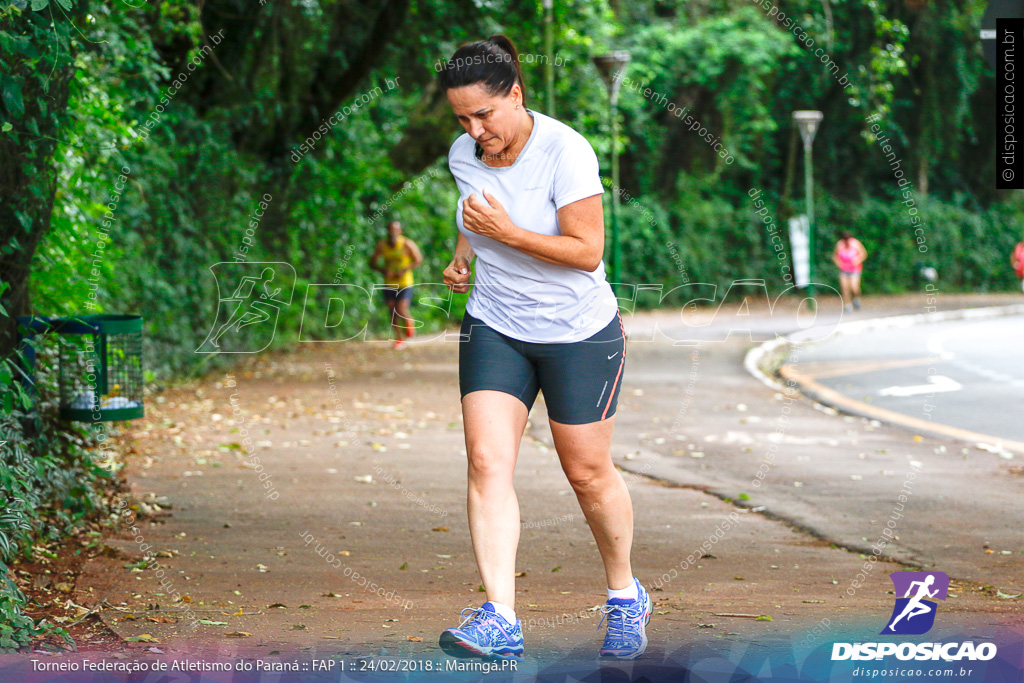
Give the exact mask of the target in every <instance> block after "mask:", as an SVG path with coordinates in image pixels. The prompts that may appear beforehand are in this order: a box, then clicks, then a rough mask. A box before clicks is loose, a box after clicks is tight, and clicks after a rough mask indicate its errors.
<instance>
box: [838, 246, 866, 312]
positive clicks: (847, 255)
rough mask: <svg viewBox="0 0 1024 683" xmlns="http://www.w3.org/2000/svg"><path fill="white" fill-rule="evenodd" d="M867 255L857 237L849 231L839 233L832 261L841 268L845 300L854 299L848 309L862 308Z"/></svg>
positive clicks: (840, 278)
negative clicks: (861, 294) (864, 267)
mask: <svg viewBox="0 0 1024 683" xmlns="http://www.w3.org/2000/svg"><path fill="white" fill-rule="evenodd" d="M867 257H868V251H867V249H865V248H864V245H863V244H861V243H860V241H859V240H858V239H857V238H855V237H853V236H852V235H850V233H848V232H843V233H841V234H840V235H839V241H838V242H837V243H836V248H835V251H834V252H832V262H833V263H835V264H836V266H837V267H838V268H839V287H840V288H841V289H842V293H843V301H844V302H850V300H851V299H852V304H851V303H847V304H846V310H847V311H852V310H853V309H855V308H858V309H859V308H860V273H861V270H862V269H863V263H864V259H866V258H867Z"/></svg>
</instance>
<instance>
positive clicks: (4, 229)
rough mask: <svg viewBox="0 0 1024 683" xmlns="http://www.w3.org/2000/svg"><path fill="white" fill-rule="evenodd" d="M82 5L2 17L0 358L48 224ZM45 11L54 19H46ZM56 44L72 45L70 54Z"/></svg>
mask: <svg viewBox="0 0 1024 683" xmlns="http://www.w3.org/2000/svg"><path fill="white" fill-rule="evenodd" d="M87 9H88V2H87V0H76V2H75V4H74V7H73V8H72V10H71V11H70V12H68V13H67V16H66V17H65V16H64V14H63V12H61V13H57V12H53V13H52V15H51V13H50V12H49V11H48V10H46V9H44V10H41V11H39V12H33V11H30V10H28V9H26V10H25V11H24V12H23V13H22V15H21V16H20V17H14V16H13V13H12V14H11V15H8V18H6V19H4V20H3V21H0V30H3V31H4V32H6V33H7V34H8V35H13V36H15V37H14V39H13V40H11V41H4V42H0V73H2V74H3V77H2V78H3V89H4V96H3V98H2V99H0V112H2V113H3V120H4V121H6V122H9V123H10V124H11V125H12V129H11V130H10V131H9V132H7V133H0V196H2V197H3V198H4V199H3V200H2V201H0V281H2V282H5V283H7V284H8V288H7V290H6V291H5V292H4V293H3V295H2V296H0V304H2V305H3V306H4V308H6V309H7V312H8V313H9V314H10V315H11V316H12V317H11V318H6V317H5V318H0V357H3V356H6V355H8V354H9V353H10V352H11V351H12V350H13V349H14V348H15V347H16V345H17V323H16V322H15V320H14V318H13V316H16V315H26V314H28V313H29V312H30V303H31V302H30V301H29V278H30V275H31V264H32V257H33V256H34V255H35V252H36V248H37V247H38V246H39V243H40V242H41V240H42V239H43V236H44V235H45V234H46V232H47V231H48V230H49V228H50V217H51V215H52V213H53V201H54V196H55V195H56V192H57V181H58V178H57V169H56V166H55V163H54V158H55V157H56V155H57V153H58V151H59V150H58V148H59V146H60V142H61V138H62V137H63V134H62V129H63V128H64V124H65V122H66V121H67V107H68V96H69V92H70V84H71V80H72V78H73V77H74V73H75V67H74V58H75V54H74V47H75V43H74V41H72V40H71V34H72V33H73V32H74V29H73V28H72V27H71V23H70V22H72V21H73V22H74V23H75V24H78V25H85V15H86V13H87ZM51 16H53V17H55V18H56V19H55V21H54V23H55V24H56V26H53V25H51ZM55 31H56V35H55V33H54V32H55ZM19 44H20V45H24V46H29V45H34V46H35V47H36V48H37V49H38V50H39V51H40V53H42V58H41V59H39V60H38V61H36V62H35V63H32V61H31V60H29V59H28V58H26V57H25V55H24V54H22V53H21V52H20V51H19V49H18V45H19ZM59 46H60V47H65V48H70V49H71V54H68V51H67V49H64V50H61V49H60V47H59ZM26 50H27V47H26ZM54 62H56V64H55V63H54ZM29 131H31V132H29ZM44 313H45V312H44Z"/></svg>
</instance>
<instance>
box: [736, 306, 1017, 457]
mask: <svg viewBox="0 0 1024 683" xmlns="http://www.w3.org/2000/svg"><path fill="white" fill-rule="evenodd" d="M1019 314H1024V304H1012V305H1010V306H986V307H984V308H961V309H955V310H949V311H936V312H933V313H913V314H909V315H894V316H884V317H878V318H868V319H866V320H855V321H852V322H847V323H840V324H839V325H838V326H837V327H836V328H835V330H834V331H833V332H832V335H850V334H859V333H863V332H866V331H876V330H884V329H891V328H901V327H912V326H914V325H922V324H926V323H935V322H946V321H950V320H974V319H977V320H983V319H988V318H1000V317H1005V316H1010V315H1019ZM820 333H821V328H820V326H819V327H811V328H808V329H805V330H799V331H797V332H793V333H791V334H788V335H786V336H783V337H778V338H776V339H772V340H771V341H767V342H765V343H763V344H760V345H758V346H755V347H754V348H752V349H750V350H749V351H748V352H747V353H746V355H745V356H744V358H743V367H744V368H745V369H746V370H747V372H748V373H750V374H751V375H753V376H754V377H756V378H757V379H759V380H760V381H761V382H762V383H763V384H765V385H766V386H768V387H769V388H771V389H774V390H775V391H781V392H787V391H789V390H790V389H794V388H795V389H797V390H799V391H800V393H802V394H803V395H805V396H807V397H808V398H811V399H813V400H815V401H817V402H819V403H821V404H822V405H825V406H828V407H829V408H830V409H832V410H838V411H842V412H844V413H847V414H851V415H857V416H859V417H867V418H871V419H875V420H878V421H880V422H885V423H887V424H890V425H894V426H897V427H901V428H904V429H909V430H911V431H914V432H915V433H921V432H926V433H928V434H930V435H932V436H939V437H943V438H953V439H957V440H960V441H965V442H968V443H972V444H977V443H979V442H986V443H996V444H999V445H1000V446H1002V447H1003V448H1006V449H1007V450H1011V451H1014V452H1017V453H1020V454H1024V443H1018V442H1016V441H1013V440H1011V439H1000V438H996V437H992V436H989V435H986V434H979V433H976V432H970V431H968V430H961V429H957V428H953V427H945V426H943V425H931V424H930V423H927V422H925V421H923V420H920V419H917V418H914V417H911V416H909V415H903V414H902V413H896V412H893V411H889V410H885V409H882V408H878V407H877V406H871V405H869V404H867V403H864V402H863V401H857V400H856V399H851V398H848V397H846V396H842V395H841V394H839V393H838V392H835V391H832V390H830V389H828V388H827V387H823V386H822V385H820V384H818V383H817V382H815V381H813V380H810V379H809V378H806V377H804V376H803V375H801V374H799V373H796V372H790V373H787V372H785V371H783V372H782V374H783V376H784V379H785V380H786V381H785V382H784V383H783V382H780V381H778V380H776V379H775V378H773V377H771V376H769V375H768V374H767V373H766V372H765V371H764V370H763V369H762V366H763V365H764V362H765V359H766V358H768V357H769V355H772V354H780V353H785V354H786V355H789V354H788V350H789V349H790V348H792V347H793V346H795V345H797V344H802V343H806V342H808V341H811V340H814V341H823V339H821V338H820ZM832 335H829V336H828V337H826V339H827V338H830V337H832Z"/></svg>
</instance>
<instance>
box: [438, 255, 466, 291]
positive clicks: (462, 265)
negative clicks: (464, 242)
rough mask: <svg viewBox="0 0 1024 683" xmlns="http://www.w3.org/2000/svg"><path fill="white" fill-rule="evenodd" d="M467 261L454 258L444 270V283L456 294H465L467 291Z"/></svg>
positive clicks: (461, 258) (460, 257) (459, 257)
mask: <svg viewBox="0 0 1024 683" xmlns="http://www.w3.org/2000/svg"><path fill="white" fill-rule="evenodd" d="M469 278H470V272H469V261H468V260H467V259H466V258H464V257H462V256H456V257H455V258H453V259H452V262H451V263H449V264H448V267H447V268H445V269H444V283H445V284H446V285H448V287H449V288H450V289H451V290H452V291H453V292H456V293H457V294H465V293H466V292H468V291H469Z"/></svg>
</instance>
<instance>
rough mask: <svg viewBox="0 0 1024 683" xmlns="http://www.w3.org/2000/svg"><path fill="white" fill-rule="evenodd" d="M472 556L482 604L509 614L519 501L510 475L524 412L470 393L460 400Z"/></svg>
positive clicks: (511, 399)
mask: <svg viewBox="0 0 1024 683" xmlns="http://www.w3.org/2000/svg"><path fill="white" fill-rule="evenodd" d="M462 415H463V420H464V424H465V429H466V454H467V458H468V467H469V487H468V492H467V497H466V498H467V499H466V506H467V510H468V514H469V533H470V536H471V537H472V539H473V553H474V555H475V556H476V565H477V568H478V569H479V570H480V577H481V579H482V580H483V584H484V591H485V592H486V595H487V599H488V600H491V601H493V602H499V603H501V604H503V605H508V606H509V607H512V608H515V600H516V587H515V575H516V549H517V547H518V546H519V501H518V499H517V498H516V492H515V489H513V488H512V474H513V472H514V470H515V466H516V459H517V458H518V456H519V442H520V441H521V440H522V438H523V432H524V431H525V430H526V419H527V416H528V415H529V412H528V411H527V409H526V405H524V404H523V402H522V401H520V400H519V399H518V398H516V397H515V396H512V395H511V394H506V393H504V392H501V391H472V392H470V393H468V394H466V395H465V396H464V397H463V399H462Z"/></svg>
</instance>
